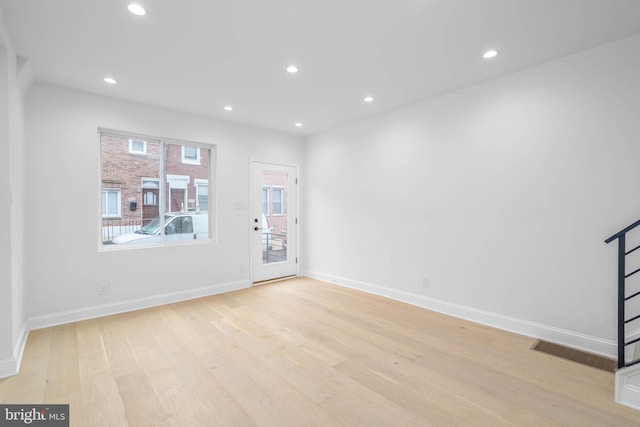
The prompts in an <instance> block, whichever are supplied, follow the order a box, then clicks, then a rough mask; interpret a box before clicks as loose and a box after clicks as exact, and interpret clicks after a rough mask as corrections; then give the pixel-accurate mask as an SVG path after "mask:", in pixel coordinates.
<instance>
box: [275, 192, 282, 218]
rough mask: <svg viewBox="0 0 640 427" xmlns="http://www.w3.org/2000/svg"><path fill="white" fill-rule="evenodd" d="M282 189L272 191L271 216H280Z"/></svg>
mask: <svg viewBox="0 0 640 427" xmlns="http://www.w3.org/2000/svg"><path fill="white" fill-rule="evenodd" d="M282 193H283V190H282V188H274V189H273V214H274V215H282Z"/></svg>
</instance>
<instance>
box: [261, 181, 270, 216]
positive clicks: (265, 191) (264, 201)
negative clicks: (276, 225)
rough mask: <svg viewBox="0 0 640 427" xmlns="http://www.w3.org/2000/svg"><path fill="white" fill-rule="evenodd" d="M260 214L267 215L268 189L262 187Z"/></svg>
mask: <svg viewBox="0 0 640 427" xmlns="http://www.w3.org/2000/svg"><path fill="white" fill-rule="evenodd" d="M262 213H263V214H265V215H269V187H262Z"/></svg>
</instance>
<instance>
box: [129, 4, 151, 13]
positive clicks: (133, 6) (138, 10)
mask: <svg viewBox="0 0 640 427" xmlns="http://www.w3.org/2000/svg"><path fill="white" fill-rule="evenodd" d="M128 9H129V12H131V13H133V14H134V15H138V16H142V15H145V14H146V13H147V11H146V10H144V7H142V6H140V5H139V4H137V3H131V4H130V5H129V6H128Z"/></svg>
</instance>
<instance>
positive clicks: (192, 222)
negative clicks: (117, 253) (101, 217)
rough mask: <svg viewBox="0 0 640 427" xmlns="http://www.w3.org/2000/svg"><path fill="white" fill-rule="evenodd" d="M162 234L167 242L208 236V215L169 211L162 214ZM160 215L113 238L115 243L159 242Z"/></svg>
mask: <svg viewBox="0 0 640 427" xmlns="http://www.w3.org/2000/svg"><path fill="white" fill-rule="evenodd" d="M164 236H165V240H166V241H168V242H174V241H180V240H198V239H208V238H209V215H208V214H207V213H196V212H169V213H166V214H164ZM161 238H162V236H161V235H160V217H159V216H157V217H156V218H155V219H154V220H153V221H151V222H150V223H148V224H146V225H144V226H142V228H140V230H137V231H136V232H134V233H128V234H123V235H121V236H118V237H116V238H114V239H113V243H114V244H116V245H123V244H150V243H160V241H161Z"/></svg>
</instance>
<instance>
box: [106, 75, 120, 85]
mask: <svg viewBox="0 0 640 427" xmlns="http://www.w3.org/2000/svg"><path fill="white" fill-rule="evenodd" d="M103 80H104V81H105V83H109V84H110V85H114V84H116V83H118V81H117V80H116V79H114V78H113V77H105V78H104V79H103Z"/></svg>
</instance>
